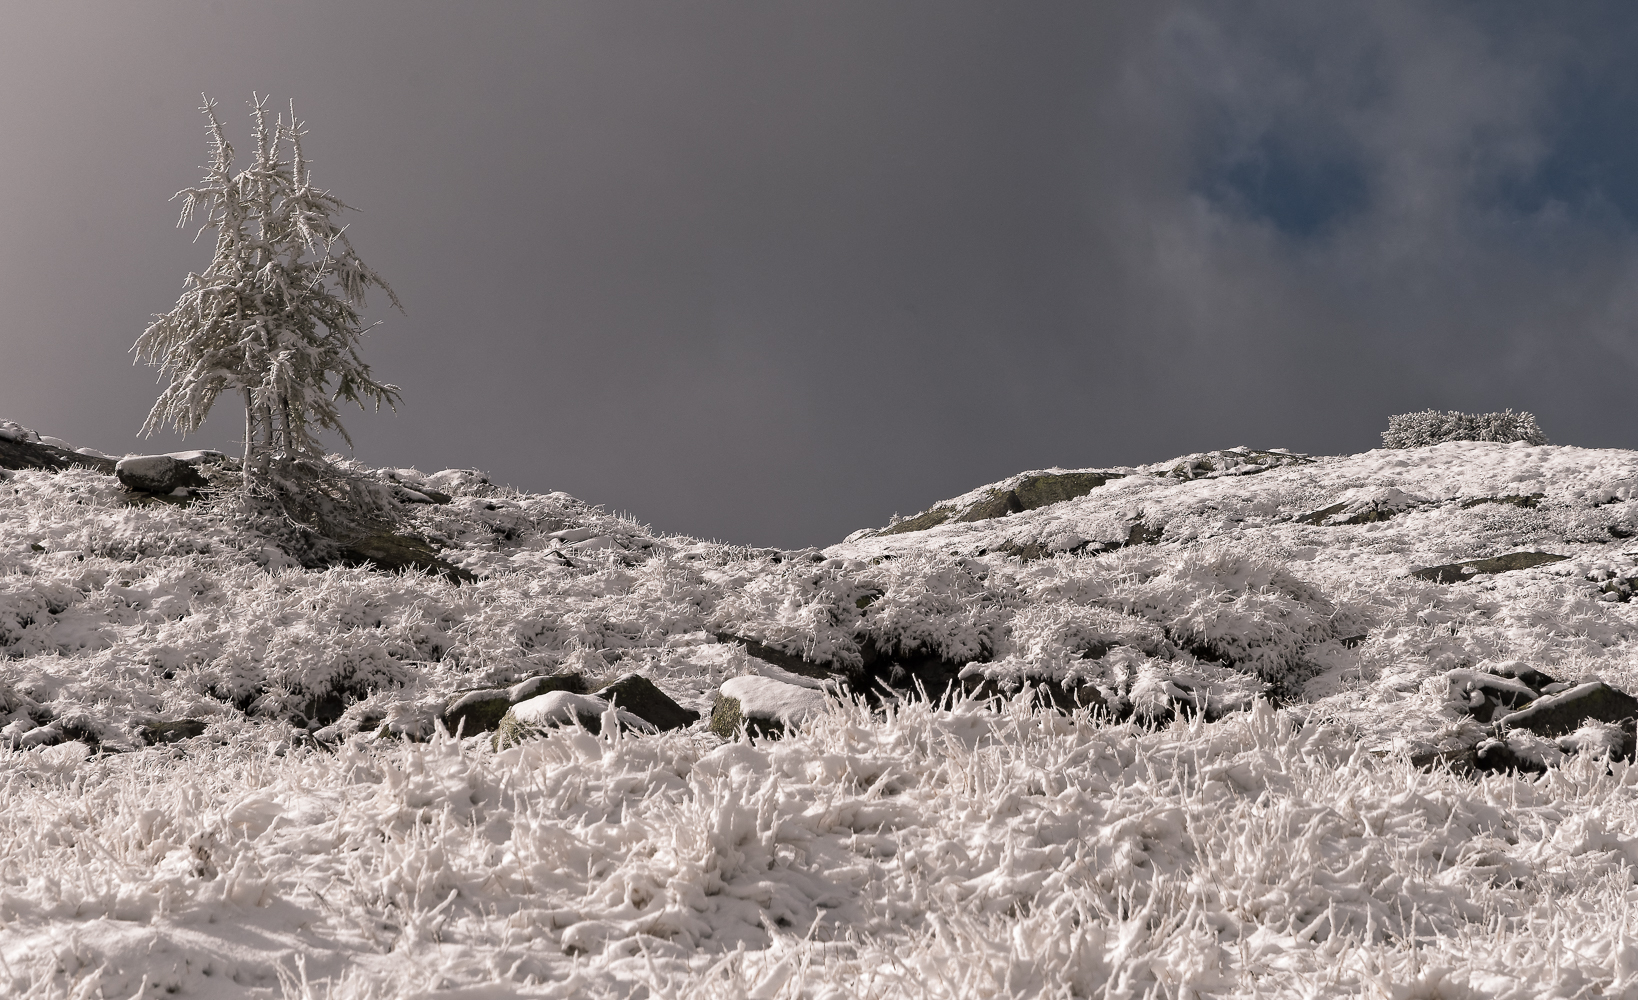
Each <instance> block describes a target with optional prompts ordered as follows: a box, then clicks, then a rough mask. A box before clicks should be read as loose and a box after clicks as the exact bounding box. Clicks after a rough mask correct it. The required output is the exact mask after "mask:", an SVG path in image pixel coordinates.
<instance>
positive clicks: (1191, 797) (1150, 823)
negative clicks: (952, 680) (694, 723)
mask: <svg viewBox="0 0 1638 1000" xmlns="http://www.w3.org/2000/svg"><path fill="white" fill-rule="evenodd" d="M609 731H610V732H611V733H612V735H610V736H609V737H606V738H600V737H594V736H592V735H590V734H588V733H586V732H584V731H583V730H578V729H576V730H558V731H556V732H553V733H551V734H548V735H547V736H545V737H543V738H542V739H539V740H536V741H533V742H530V743H528V744H526V745H524V746H521V747H516V748H513V749H510V750H506V751H503V752H500V753H495V752H492V751H490V750H488V749H486V748H485V746H484V745H483V741H481V740H476V739H475V740H471V741H467V742H465V743H459V742H455V741H452V740H445V739H440V740H436V741H434V742H431V743H427V744H396V745H392V746H382V745H380V744H379V743H369V742H367V741H363V740H358V741H355V742H354V743H352V744H350V745H348V746H346V747H343V748H342V749H341V750H340V751H338V752H336V753H334V754H327V753H321V752H310V753H303V754H298V755H286V756H285V757H283V758H271V757H268V756H266V755H265V754H264V753H258V752H257V751H256V750H255V749H254V748H253V747H252V746H251V745H248V744H238V745H236V746H231V747H223V748H221V749H219V750H216V751H213V752H211V753H209V754H204V755H198V756H192V755H190V756H180V755H179V756H178V757H176V758H174V759H173V758H169V757H166V756H161V755H136V754H130V755H117V756H105V757H101V758H96V759H90V760H81V759H80V757H79V755H80V754H81V753H83V747H77V745H75V744H65V745H62V746H59V747H53V748H49V749H48V750H46V751H44V752H41V753H38V754H26V753H13V754H11V755H9V759H8V760H7V761H6V765H7V779H6V783H5V793H4V795H5V804H6V807H5V809H4V810H3V811H0V845H3V849H0V858H3V859H4V860H3V861H0V919H3V920H4V926H5V931H4V937H3V938H0V940H4V941H5V952H4V953H5V961H6V965H5V968H4V970H3V971H0V976H7V977H10V989H11V990H12V991H13V993H14V995H34V996H70V995H93V994H92V993H91V990H92V989H93V988H94V989H100V990H101V991H102V993H103V994H104V995H107V996H122V997H123V996H133V995H137V994H138V992H139V989H140V988H143V983H144V977H146V984H147V985H146V989H147V990H151V991H154V994H155V995H159V993H160V992H162V991H163V992H175V993H177V994H178V995H188V996H242V995H246V994H247V993H253V992H254V991H256V990H258V989H260V990H261V991H263V992H265V993H266V994H267V995H270V996H286V997H289V996H301V995H303V991H302V990H301V988H300V987H299V986H297V985H296V983H297V981H298V979H299V976H300V974H301V973H300V971H299V970H298V967H297V965H296V956H302V961H303V965H304V967H305V974H306V976H307V977H308V979H309V982H310V983H313V982H320V981H323V982H325V983H326V984H327V985H326V986H325V987H324V988H323V990H322V991H318V990H313V991H310V992H311V995H331V996H394V997H402V996H419V995H431V994H435V993H439V992H447V994H448V995H451V996H502V995H527V996H564V997H568V996H583V995H599V994H601V995H611V996H625V995H629V994H631V993H633V992H637V993H639V994H644V993H646V994H647V995H654V996H666V995H676V996H722V997H729V996H736V997H737V996H758V997H778V996H875V997H899V996H904V997H913V996H940V997H971V996H1103V995H1110V996H1145V995H1169V996H1178V995H1191V994H1222V993H1233V994H1244V995H1253V993H1255V995H1261V996H1312V995H1341V994H1349V995H1358V994H1365V995H1380V996H1395V997H1409V996H1498V997H1541V996H1574V995H1587V994H1588V993H1589V992H1597V993H1599V994H1600V995H1603V996H1632V995H1638V979H1635V973H1638V944H1635V943H1630V942H1629V937H1630V924H1629V923H1628V921H1627V914H1628V912H1629V908H1630V905H1631V904H1632V903H1634V902H1638V897H1635V893H1634V890H1633V888H1632V885H1631V870H1632V867H1633V866H1634V865H1635V864H1638V838H1635V837H1634V836H1633V835H1632V832H1631V831H1632V830H1633V829H1634V825H1635V821H1638V816H1635V815H1634V813H1635V806H1634V799H1633V786H1634V784H1635V783H1638V769H1633V768H1631V767H1629V766H1628V765H1626V764H1621V763H1616V764H1614V765H1609V766H1606V765H1605V764H1604V763H1602V762H1592V761H1585V760H1583V761H1576V762H1573V763H1571V764H1569V765H1568V766H1566V767H1565V768H1563V769H1560V770H1555V771H1552V772H1549V775H1548V776H1547V777H1546V778H1544V779H1541V780H1529V779H1527V778H1520V777H1513V776H1500V775H1497V776H1489V777H1486V778H1484V779H1482V780H1480V781H1477V782H1474V781H1471V780H1466V779H1462V778H1457V777H1453V776H1452V775H1450V774H1448V773H1440V772H1435V773H1431V774H1430V773H1426V772H1422V771H1417V770H1415V769H1413V768H1411V767H1410V766H1409V765H1408V764H1406V763H1405V761H1404V760H1403V759H1394V758H1379V757H1374V756H1372V755H1370V754H1369V753H1366V752H1364V751H1363V750H1361V749H1359V747H1358V745H1357V743H1355V742H1354V740H1353V739H1352V737H1351V734H1350V733H1349V732H1348V730H1347V728H1346V727H1345V726H1337V725H1325V724H1312V725H1309V726H1306V727H1303V728H1302V729H1297V728H1296V727H1295V726H1294V725H1293V724H1292V722H1291V720H1290V718H1289V717H1288V716H1286V715H1284V714H1283V713H1279V712H1276V711H1275V710H1273V709H1271V708H1269V707H1268V706H1267V703H1266V702H1264V703H1260V704H1259V707H1258V708H1257V709H1255V710H1253V711H1252V712H1249V713H1244V714H1241V715H1237V716H1233V717H1230V718H1229V719H1225V720H1223V721H1220V722H1216V723H1210V724H1205V723H1199V722H1196V723H1194V724H1192V725H1191V724H1187V723H1181V722H1180V723H1176V724H1174V725H1172V726H1170V727H1167V728H1163V729H1159V730H1154V729H1147V728H1143V727H1137V726H1133V725H1107V724H1098V723H1095V722H1093V721H1091V720H1089V719H1088V718H1086V717H1085V715H1084V714H1083V715H1078V716H1074V717H1066V716H1062V715H1059V714H1056V713H1052V712H1040V711H1037V710H1034V709H1032V708H1031V707H1030V706H1029V705H1028V704H1027V703H1025V702H1024V701H1023V700H1019V701H1016V702H1014V703H1013V704H1011V705H1010V706H1007V707H1006V708H1005V709H1004V710H1003V711H1002V712H1000V713H995V712H991V711H989V710H987V709H984V708H982V707H980V706H977V705H974V704H972V703H958V704H955V705H953V706H945V707H941V708H940V707H934V706H930V705H928V704H927V703H912V704H907V705H904V706H902V707H901V708H899V709H898V710H896V711H892V712H890V713H888V715H887V716H886V717H885V718H880V717H875V716H872V714H871V713H870V712H869V710H868V709H864V708H861V707H860V706H858V705H852V706H837V707H836V708H834V709H833V710H832V711H831V712H829V713H828V714H826V715H824V716H822V717H821V718H819V719H817V720H816V721H814V722H813V723H812V724H811V725H810V726H809V727H807V728H806V729H805V730H804V731H803V732H801V733H799V734H797V735H795V736H793V737H791V738H789V739H786V740H783V741H778V742H773V743H747V742H739V743H728V744H721V743H720V742H719V741H716V740H713V739H710V738H709V737H703V736H701V735H699V734H694V733H672V734H664V735H660V736H642V737H633V736H629V735H626V736H622V735H620V734H619V732H618V730H617V729H616V728H615V727H609ZM281 969H282V974H283V975H284V976H285V977H287V978H286V979H285V980H284V982H283V984H282V985H281V980H280V978H279V977H280V975H281V971H280V970H281ZM92 984H94V987H93V985H92ZM480 984H490V985H489V987H487V988H480ZM29 990H33V991H34V992H33V993H28V991H29Z"/></svg>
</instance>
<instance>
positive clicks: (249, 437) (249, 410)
mask: <svg viewBox="0 0 1638 1000" xmlns="http://www.w3.org/2000/svg"><path fill="white" fill-rule="evenodd" d="M244 393H245V463H244V481H245V485H247V486H248V485H249V484H250V469H251V465H250V456H251V453H252V452H254V451H255V449H256V417H255V409H256V407H255V404H253V403H252V402H251V401H250V386H248V385H247V386H244Z"/></svg>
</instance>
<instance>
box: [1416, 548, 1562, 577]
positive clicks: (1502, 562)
mask: <svg viewBox="0 0 1638 1000" xmlns="http://www.w3.org/2000/svg"><path fill="white" fill-rule="evenodd" d="M1568 558H1570V557H1569V556H1555V555H1553V554H1552V553H1550V552H1509V553H1508V554H1506V555H1504V556H1495V557H1493V558H1490V559H1469V560H1467V561H1466V562H1457V563H1446V564H1444V565H1443V566H1425V567H1423V568H1421V569H1415V570H1411V576H1414V577H1417V578H1418V579H1422V580H1428V581H1431V582H1433V583H1460V582H1462V581H1463V580H1469V579H1472V578H1473V577H1475V576H1478V575H1479V574H1480V573H1508V572H1512V571H1513V570H1517V569H1530V568H1531V567H1534V566H1544V565H1546V564H1547V563H1555V562H1561V561H1563V560H1565V559H1568Z"/></svg>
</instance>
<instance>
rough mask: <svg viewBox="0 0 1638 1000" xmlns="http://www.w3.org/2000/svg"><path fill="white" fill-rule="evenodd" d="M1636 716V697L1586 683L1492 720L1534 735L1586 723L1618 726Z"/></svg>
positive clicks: (1562, 731) (1563, 731) (1570, 730)
mask: <svg viewBox="0 0 1638 1000" xmlns="http://www.w3.org/2000/svg"><path fill="white" fill-rule="evenodd" d="M1635 716H1638V698H1634V697H1633V696H1632V695H1630V694H1627V693H1626V692H1625V691H1618V690H1616V689H1615V688H1612V687H1610V686H1609V685H1608V684H1606V683H1604V682H1603V681H1588V682H1587V683H1585V684H1578V685H1576V686H1575V687H1573V688H1570V689H1569V690H1568V691H1560V692H1558V693H1557V694H1550V695H1547V696H1545V697H1542V698H1537V699H1536V700H1535V701H1533V702H1531V703H1530V704H1528V705H1526V706H1524V707H1523V708H1521V709H1519V710H1518V711H1517V712H1510V713H1509V714H1507V715H1504V716H1502V717H1501V718H1499V719H1497V720H1496V724H1497V725H1498V726H1499V727H1501V728H1502V729H1528V730H1530V731H1531V732H1532V733H1535V734H1536V735H1537V736H1545V737H1554V736H1563V735H1565V734H1566V733H1573V732H1575V731H1576V730H1577V729H1580V728H1581V726H1582V724H1583V723H1586V722H1609V723H1622V722H1626V721H1627V720H1628V719H1631V718H1633V717H1635Z"/></svg>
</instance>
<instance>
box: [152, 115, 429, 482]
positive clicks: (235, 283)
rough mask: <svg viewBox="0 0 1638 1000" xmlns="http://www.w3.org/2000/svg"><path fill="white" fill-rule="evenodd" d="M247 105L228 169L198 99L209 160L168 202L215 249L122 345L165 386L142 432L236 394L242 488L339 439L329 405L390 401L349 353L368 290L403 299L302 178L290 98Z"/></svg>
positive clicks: (389, 389)
mask: <svg viewBox="0 0 1638 1000" xmlns="http://www.w3.org/2000/svg"><path fill="white" fill-rule="evenodd" d="M202 96H203V95H202ZM249 103H250V107H251V119H252V120H253V121H254V123H255V139H256V151H255V156H254V159H253V162H252V163H251V164H250V166H249V167H247V168H246V169H244V170H241V171H239V172H238V173H234V172H233V169H232V168H233V146H232V145H231V144H230V143H229V142H228V139H227V134H226V131H225V130H224V129H223V127H222V122H221V119H219V118H218V117H217V116H216V102H215V101H212V100H211V99H210V98H208V97H205V98H204V102H203V104H202V105H201V107H200V110H201V111H202V112H203V113H204V115H205V118H206V120H207V121H208V122H209V125H208V132H209V136H210V144H211V159H210V164H209V165H208V166H207V167H205V168H204V169H205V177H204V180H203V181H202V182H201V183H200V184H199V185H198V186H197V187H190V188H185V189H183V190H182V191H179V192H177V193H176V195H174V196H173V197H175V198H182V199H183V202H182V213H181V217H180V218H179V219H178V221H177V226H178V227H182V226H185V225H187V224H188V223H189V222H191V221H192V220H193V219H194V218H195V217H197V216H203V219H204V222H203V225H202V226H201V227H200V229H199V232H198V234H196V236H195V239H198V236H200V235H203V234H204V233H205V232H206V231H213V232H214V233H215V236H216V250H215V254H214V256H213V257H212V258H211V262H210V266H208V267H207V268H205V270H204V272H203V273H190V274H189V275H188V277H187V281H186V284H185V289H184V291H183V293H182V297H181V298H180V299H178V300H177V303H176V307H175V308H174V309H172V310H171V311H170V312H168V313H165V314H164V315H156V316H155V318H154V322H153V323H152V324H151V325H150V326H149V327H148V328H147V330H146V331H144V332H143V334H142V336H141V337H140V338H138V340H137V342H136V345H135V346H134V347H133V348H132V350H133V351H135V352H136V353H137V356H138V357H139V358H140V359H141V360H143V361H146V362H148V363H150V364H154V365H158V366H159V368H160V371H161V375H160V381H161V382H166V381H167V380H168V383H169V384H168V385H166V387H165V390H164V392H162V393H161V394H160V396H159V399H158V400H157V401H156V402H155V403H154V406H153V409H152V411H150V412H149V414H148V419H147V421H146V423H144V425H143V428H142V432H143V433H144V434H152V433H153V432H154V430H155V429H156V428H158V427H160V426H162V425H164V424H166V423H169V424H172V425H174V426H175V427H176V429H177V430H179V431H181V432H182V433H183V434H186V433H188V432H189V431H192V430H196V429H197V428H198V427H199V425H200V424H201V423H203V422H204V420H205V417H206V415H207V414H208V413H209V412H210V409H211V406H212V405H213V404H214V403H215V402H216V398H217V396H219V395H220V394H221V393H223V392H224V391H233V390H237V391H238V393H239V394H240V395H241V396H242V398H243V401H244V408H245V475H246V480H247V483H248V481H249V480H250V479H251V478H252V477H253V476H254V475H256V474H258V473H265V472H266V471H267V470H268V469H269V468H271V467H272V466H274V465H289V464H290V463H292V462H293V461H295V460H298V459H320V458H322V456H323V454H324V449H322V448H321V447H320V446H319V442H318V440H317V438H316V436H315V435H316V433H317V431H318V430H319V429H324V430H331V431H335V432H336V433H338V434H340V435H341V437H342V438H343V440H345V441H346V442H347V444H348V445H349V446H351V445H352V439H351V438H350V437H349V436H348V435H347V431H346V430H345V429H344V428H343V427H342V426H341V420H340V411H339V410H338V408H337V403H338V402H340V401H343V400H346V401H350V402H353V403H357V404H358V405H359V407H360V409H364V408H365V403H366V401H369V402H371V403H373V404H374V407H375V408H376V409H378V410H379V409H380V407H381V404H383V403H385V404H387V405H388V406H395V405H396V404H397V402H398V401H399V395H398V387H397V386H394V385H389V384H387V383H384V382H378V381H376V380H375V378H374V377H373V376H372V375H371V374H370V367H369V365H367V364H365V363H364V361H363V359H362V358H361V357H360V356H359V341H360V338H361V336H362V334H363V332H364V330H365V329H366V327H364V326H363V319H362V316H361V315H360V313H359V308H360V307H361V306H363V305H364V293H365V290H366V289H368V288H369V287H370V286H372V285H373V286H375V287H376V288H379V289H381V290H382V291H384V292H386V294H387V297H388V298H389V299H390V300H391V301H392V304H393V305H394V306H397V307H398V308H399V309H400V311H402V308H403V307H402V306H401V305H399V302H398V296H397V295H395V294H394V293H393V291H392V289H391V288H390V287H388V285H387V283H386V282H385V281H383V280H382V279H381V276H380V275H378V274H376V273H375V272H374V271H372V270H371V269H370V268H369V267H367V266H365V264H364V262H363V261H362V260H360V259H359V258H358V254H356V253H355V252H354V251H353V248H352V244H351V243H350V242H349V241H348V239H347V234H346V230H345V227H343V226H341V225H339V224H337V222H336V221H335V216H336V215H338V214H339V213H340V212H342V211H343V210H346V209H348V208H349V207H350V206H348V205H345V204H343V203H342V202H341V200H340V199H338V198H336V197H335V196H333V195H331V194H330V193H329V192H328V191H322V190H319V189H317V188H315V187H313V184H312V179H311V177H310V174H309V169H308V163H307V161H306V160H305V159H304V158H303V156H302V148H301V137H302V136H303V135H304V134H306V133H305V131H304V129H303V124H304V123H302V122H299V121H297V120H296V111H295V104H294V102H292V103H291V105H290V114H289V118H288V119H286V118H285V117H284V116H283V115H280V116H278V117H277V118H276V119H275V120H274V121H273V122H271V123H269V122H268V120H267V98H265V97H255V98H254V99H253V100H252V101H250V102H249Z"/></svg>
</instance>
